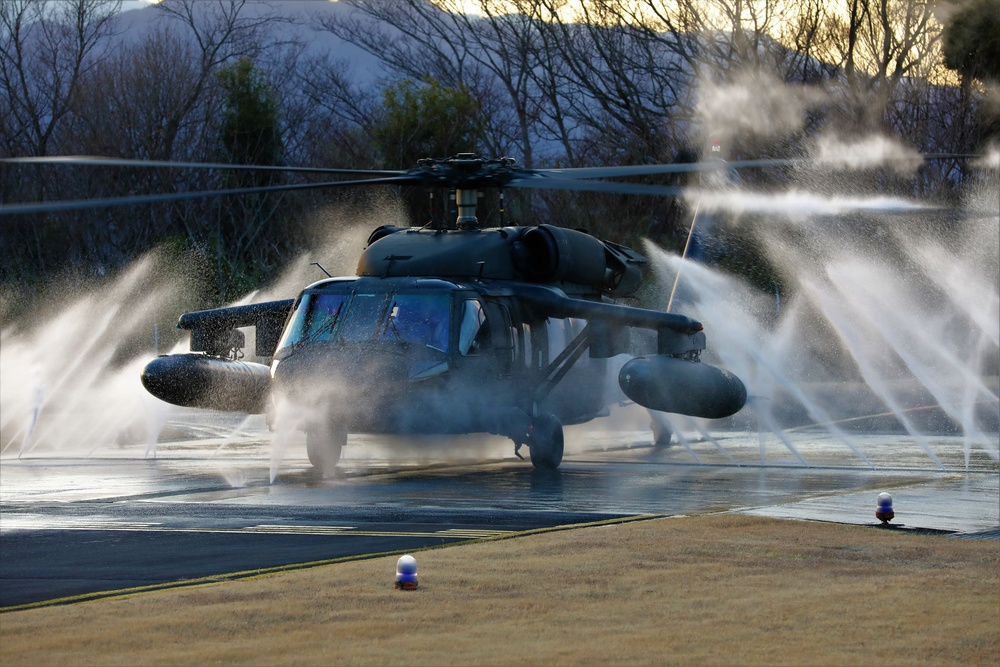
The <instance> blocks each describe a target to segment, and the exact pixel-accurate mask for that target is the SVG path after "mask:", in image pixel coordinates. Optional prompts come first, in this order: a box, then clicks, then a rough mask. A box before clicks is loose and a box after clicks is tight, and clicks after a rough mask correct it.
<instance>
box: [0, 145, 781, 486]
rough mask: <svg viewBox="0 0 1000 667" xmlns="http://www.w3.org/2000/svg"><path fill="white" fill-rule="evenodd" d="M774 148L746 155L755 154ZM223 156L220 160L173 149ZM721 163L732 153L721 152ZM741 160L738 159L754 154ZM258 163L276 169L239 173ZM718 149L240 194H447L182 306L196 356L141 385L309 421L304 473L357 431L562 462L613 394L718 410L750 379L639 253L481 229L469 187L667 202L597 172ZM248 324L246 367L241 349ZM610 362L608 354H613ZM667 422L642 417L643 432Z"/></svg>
mask: <svg viewBox="0 0 1000 667" xmlns="http://www.w3.org/2000/svg"><path fill="white" fill-rule="evenodd" d="M33 161H45V162H59V161H63V162H70V163H75V164H81V163H82V164H94V165H101V164H114V165H135V164H140V165H143V166H177V165H175V164H174V163H157V162H148V161H146V162H137V161H131V160H118V159H111V158H83V157H73V158H70V157H67V158H10V159H7V160H5V162H33ZM766 162H768V161H766V160H763V161H760V160H759V161H755V162H754V164H755V165H756V163H761V164H763V163H766ZM177 164H179V165H183V166H203V167H214V168H221V167H225V168H230V167H231V166H232V165H213V164H198V163H177ZM727 164H730V166H731V163H727ZM747 164H750V163H749V162H748V163H747ZM248 168H261V169H267V168H269V167H248ZM718 168H719V166H718V165H715V164H711V163H685V164H666V165H639V166H632V167H607V168H567V169H527V168H523V167H520V166H518V165H517V163H516V162H515V161H514V160H513V159H511V158H499V159H487V158H483V157H481V156H479V155H477V154H472V153H463V154H458V155H454V156H451V157H447V158H427V159H424V160H421V161H419V162H418V164H417V165H416V166H415V167H414V168H412V169H409V170H406V171H401V170H353V169H329V170H325V169H324V170H318V171H325V172H329V173H335V174H338V175H341V176H343V175H347V176H353V177H355V178H354V179H351V180H340V181H332V182H330V183H323V184H319V185H316V184H307V185H302V184H292V185H287V184H286V185H278V186H264V187H260V188H243V189H241V190H239V191H238V192H258V191H270V190H281V189H283V190H290V189H298V188H302V187H323V186H335V187H345V186H359V185H387V184H391V185H408V186H417V187H422V188H448V189H451V190H452V191H453V192H454V200H455V204H456V207H457V216H456V217H455V219H454V221H453V222H451V223H449V224H434V225H431V224H428V225H424V226H423V227H396V226H390V225H384V226H380V227H378V228H376V229H375V230H374V231H373V232H372V233H371V235H370V237H369V238H368V242H367V246H366V247H365V249H364V250H363V251H362V253H361V255H360V258H359V260H358V266H357V271H356V275H354V276H346V277H334V276H329V277H327V278H324V279H322V280H319V281H317V282H314V283H313V284H311V285H308V286H307V287H305V288H304V289H303V290H302V291H301V292H300V293H299V294H298V296H296V297H295V298H287V299H281V300H276V301H268V302H262V303H251V304H247V305H237V306H228V307H222V308H213V309H210V310H202V311H197V312H189V313H184V314H182V315H181V316H180V318H179V320H178V322H177V326H178V327H179V328H180V329H182V330H185V331H188V332H189V333H190V351H189V352H185V353H176V354H168V355H162V356H158V357H156V358H154V359H153V360H151V361H150V362H149V363H148V364H146V366H145V368H144V369H143V370H142V374H141V380H142V384H143V386H144V387H145V389H146V390H147V391H148V392H149V393H150V394H152V395H153V396H155V397H157V398H159V399H161V400H163V401H165V402H167V403H170V404H173V405H178V406H183V407H193V408H203V409H211V410H222V411H228V412H236V413H245V414H262V413H263V414H264V415H265V416H266V418H267V422H268V425H269V426H270V427H271V428H272V429H273V428H274V426H275V420H276V419H277V414H276V413H277V412H278V411H280V408H281V406H289V405H290V406H294V408H295V409H296V411H297V414H300V415H303V416H302V417H301V420H300V421H299V422H298V423H297V424H296V427H297V428H299V429H300V430H302V431H304V432H305V435H306V449H307V453H308V456H309V460H310V462H311V463H312V465H313V467H314V468H315V469H316V470H317V471H318V472H319V473H320V474H322V475H323V476H330V475H333V474H335V471H336V466H337V464H338V462H339V460H340V457H341V453H342V450H343V447H344V446H345V445H346V443H347V437H348V434H350V433H369V434H402V435H456V434H471V433H489V434H495V435H499V436H503V437H506V438H509V439H510V440H511V441H512V442H513V445H514V453H515V455H517V457H518V458H522V459H523V458H524V457H523V456H522V455H521V453H520V450H521V448H522V447H527V448H528V452H529V456H530V461H531V464H532V465H533V466H534V467H535V468H537V469H542V470H554V469H556V468H558V466H559V465H560V463H561V462H562V459H563V453H564V435H563V426H566V425H573V424H581V423H585V422H588V421H590V420H593V419H595V418H598V417H602V416H606V415H607V414H608V413H609V408H610V406H611V405H612V404H613V403H617V402H620V394H617V392H615V391H614V390H613V388H610V387H609V384H610V383H609V378H611V376H613V375H614V369H615V368H616V367H617V366H618V364H617V363H611V362H612V360H613V359H614V358H616V357H619V355H626V356H627V358H628V360H627V361H625V362H624V364H623V365H621V367H620V370H618V372H617V378H611V379H612V380H614V379H616V380H617V385H618V389H620V391H621V392H622V393H623V394H624V395H625V397H627V398H628V399H629V400H631V401H633V402H634V403H636V404H638V405H640V406H642V407H644V408H646V409H647V410H649V411H650V412H651V413H652V414H654V415H657V414H661V415H662V413H674V414H681V415H687V416H692V417H698V418H705V419H721V418H725V417H729V416H731V415H733V414H735V413H737V412H738V411H739V410H740V409H741V408H742V407H743V406H744V404H745V403H746V400H747V390H746V387H745V386H744V384H743V382H742V381H741V380H740V379H739V378H738V377H736V376H735V375H734V374H732V373H731V372H729V371H728V370H726V369H723V368H718V367H715V366H712V365H710V364H707V363H704V362H703V361H702V360H701V355H702V352H703V351H704V350H705V349H706V345H707V341H706V334H705V331H704V327H703V325H702V323H700V322H698V321H696V320H694V319H692V318H690V317H687V316H685V315H682V314H677V313H669V312H662V311H657V310H651V309H646V308H640V307H636V306H632V305H626V304H625V303H623V300H624V299H625V298H626V297H629V296H630V295H633V294H634V293H635V292H636V291H637V290H638V288H639V287H640V285H641V282H642V274H641V266H642V265H643V264H645V263H646V262H647V259H646V258H645V257H643V256H642V255H641V254H640V253H638V252H636V251H635V250H633V249H631V248H628V247H625V246H623V245H619V244H616V243H614V242H611V241H606V240H601V239H598V238H596V237H594V236H591V235H590V234H588V233H586V232H584V231H581V230H575V229H569V228H561V227H556V226H553V225H549V224H544V223H543V224H535V225H513V224H510V225H502V226H498V227H492V228H487V227H484V226H483V225H481V224H480V222H479V220H478V219H477V217H476V206H477V203H478V200H479V196H480V194H481V192H482V191H484V190H489V189H499V190H501V192H502V189H503V188H506V187H515V188H518V187H520V188H550V189H563V190H577V191H583V190H586V191H602V192H617V193H629V194H649V195H656V196H676V195H677V194H679V193H680V188H677V187H673V186H662V185H650V184H639V183H631V182H623V181H607V180H593V179H601V178H607V177H616V176H637V175H649V174H658V173H678V172H689V171H699V170H710V169H718ZM233 192H237V191H235V190H226V191H215V192H203V193H195V194H194V195H192V193H167V194H161V195H143V196H136V197H124V198H115V199H107V200H101V199H91V200H83V201H59V202H42V203H33V204H7V205H5V206H3V207H0V213H23V212H38V211H48V210H67V209H76V208H89V207H98V206H111V205H118V204H128V203H136V202H152V201H171V200H175V199H183V198H190V197H192V196H207V195H209V196H210V195H213V194H231V193H233ZM246 328H253V329H254V345H255V353H256V356H257V357H258V358H260V359H261V361H262V362H265V363H261V362H258V361H246V360H244V358H243V357H244V355H243V347H244V346H245V340H246V339H245V336H244V334H243V332H242V331H241V329H246ZM619 361H620V360H619ZM667 424H668V423H667V422H666V421H665V420H664V419H662V417H661V418H659V419H657V418H656V417H655V416H654V421H653V426H654V434H655V432H656V430H657V425H659V430H660V435H661V437H662V436H663V431H664V430H665V431H666V434H665V439H666V441H669V438H670V433H669V426H668V425H667Z"/></svg>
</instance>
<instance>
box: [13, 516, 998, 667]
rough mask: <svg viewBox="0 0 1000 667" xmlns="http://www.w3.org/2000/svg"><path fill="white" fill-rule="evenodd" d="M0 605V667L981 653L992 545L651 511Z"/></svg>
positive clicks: (939, 657)
mask: <svg viewBox="0 0 1000 667" xmlns="http://www.w3.org/2000/svg"><path fill="white" fill-rule="evenodd" d="M414 555H415V556H416V558H417V562H418V564H419V573H420V588H419V590H417V591H413V592H401V591H396V590H394V589H393V585H392V582H393V574H394V566H395V560H396V558H395V556H391V557H383V558H377V559H373V560H367V561H355V562H349V563H339V564H334V565H326V566H322V567H317V568H314V569H309V570H301V571H295V572H286V573H280V574H273V575H269V576H266V577H261V578H257V579H247V580H241V581H236V582H229V583H225V584H216V585H209V586H203V587H198V588H183V589H177V590H171V591H160V592H156V593H149V594H142V595H136V596H132V597H128V598H125V599H112V600H101V601H95V602H87V603H81V604H76V605H68V606H62V607H50V608H44V609H32V610H26V611H20V612H11V613H7V614H3V615H0V664H2V665H4V667H8V666H10V667H13V666H14V665H58V664H77V665H88V664H99V665H154V664H169V665H181V664H191V665H205V664H248V665H251V664H268V665H278V664H304V665H318V664H345V665H368V664H374V665H386V664H406V665H423V664H427V665H432V664H433V665H471V664H477V665H507V664H519V665H520V664H546V665H548V664H651V663H657V664H699V665H712V664H717V665H731V664H747V665H753V664H766V665H780V664H788V665H806V664H819V665H853V664H857V665H861V664H866V665H867V664H874V663H882V664H889V665H897V664H906V665H922V664H933V665H938V664H962V665H977V664H985V665H995V664H997V663H996V660H997V656H998V655H1000V542H997V541H991V540H956V539H949V538H945V537H932V536H926V535H912V534H903V533H899V532H890V531H880V530H874V529H871V528H865V527H860V526H845V525H838V524H828V523H813V522H798V521H782V520H776V519H770V518H763V517H752V516H744V515H727V514H724V515H711V516H697V517H686V518H677V519H655V520H649V521H640V522H635V523H627V524H616V525H607V526H597V527H590V528H582V529H579V530H571V531H561V532H552V533H543V534H538V535H530V536H526V537H522V538H517V539H513V540H500V541H492V542H478V543H474V544H466V545H462V546H455V547H448V548H443V549H435V550H433V551H426V552H414Z"/></svg>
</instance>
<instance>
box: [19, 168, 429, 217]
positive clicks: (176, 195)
mask: <svg viewBox="0 0 1000 667" xmlns="http://www.w3.org/2000/svg"><path fill="white" fill-rule="evenodd" d="M419 182H420V180H419V179H418V178H415V177H413V176H392V177H388V178H369V179H363V180H360V181H329V182H325V183H297V184H294V185H268V186H261V187H257V188H233V189H229V190H204V191H200V192H170V193H163V194H157V195H136V196H132V197H107V198H103V199H74V200H64V201H51V202H28V203H22V204H5V205H3V206H0V216H2V215H19V214H26V213H52V212H55V211H76V210H84V209H90V208H106V207H112V206H133V205H136V204H157V203H162V202H170V201H182V200H185V199H202V198H205V197H223V196H227V195H248V194H258V193H264V192H288V191H292V190H311V189H315V188H336V187H348V186H352V185H371V184H385V185H389V184H393V183H396V184H399V185H412V184H415V183H419Z"/></svg>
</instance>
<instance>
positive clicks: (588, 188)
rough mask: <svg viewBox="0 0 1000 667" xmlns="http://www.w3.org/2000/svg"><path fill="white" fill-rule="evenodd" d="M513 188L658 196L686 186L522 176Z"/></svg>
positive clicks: (676, 193)
mask: <svg viewBox="0 0 1000 667" xmlns="http://www.w3.org/2000/svg"><path fill="white" fill-rule="evenodd" d="M507 186H508V187H512V188H533V189H538V190H576V191H582V192H612V193H617V194H623V195H653V196H656V197H677V196H679V195H681V194H683V193H684V188H680V187H674V186H668V185H644V184H642V183H621V182H616V181H585V180H574V179H561V178H546V177H544V176H539V177H537V178H530V177H529V178H521V179H515V180H512V181H510V182H509V183H508V184H507Z"/></svg>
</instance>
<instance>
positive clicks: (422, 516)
mask: <svg viewBox="0 0 1000 667" xmlns="http://www.w3.org/2000/svg"><path fill="white" fill-rule="evenodd" d="M185 429H187V431H186V432H182V431H184V430H185ZM174 431H175V434H174V437H177V438H178V439H176V440H173V441H171V442H168V443H161V444H159V445H157V446H156V447H155V450H154V449H152V448H149V447H147V446H146V445H141V444H134V445H124V446H116V445H111V446H106V447H102V448H98V449H96V450H94V451H82V452H80V453H75V452H45V451H31V452H28V453H27V455H25V456H22V457H21V458H17V457H16V455H14V454H11V453H5V454H4V455H3V457H2V459H0V607H2V608H6V609H11V608H21V606H22V605H30V604H38V603H47V602H49V601H53V600H62V601H66V600H67V599H88V598H90V597H94V596H103V595H106V594H108V592H109V591H119V590H121V589H137V590H153V589H156V588H158V587H165V586H175V585H179V584H182V583H185V582H186V583H191V582H199V581H204V580H206V578H208V580H218V579H225V578H233V577H237V576H245V575H246V574H247V573H258V572H262V571H273V570H275V569H282V568H287V567H296V566H299V565H300V564H304V563H314V562H332V561H336V560H338V559H351V558H358V557H365V556H366V555H368V554H373V553H398V552H404V551H407V550H415V549H420V548H424V547H428V546H433V545H442V544H452V543H457V542H460V541H465V540H476V539H488V538H495V537H502V536H509V535H516V534H517V533H519V532H522V531H527V530H534V529H540V528H551V527H559V526H567V525H574V524H580V523H589V522H599V521H609V520H622V519H625V518H628V517H638V516H648V515H657V516H676V515H691V514H700V513H706V512H720V511H736V512H747V513H753V514H762V515H767V516H775V517H783V518H793V519H807V520H816V521H833V522H843V523H855V524H874V523H877V522H876V521H875V517H874V511H875V499H876V497H877V495H878V493H879V492H880V491H889V492H890V493H892V495H893V498H894V504H895V512H896V518H895V519H894V521H893V524H895V525H903V526H905V527H906V528H918V529H923V530H928V531H936V532H948V533H955V534H965V535H975V534H981V533H984V531H990V530H996V529H997V528H998V527H1000V468H998V465H997V461H996V460H995V458H994V455H992V454H989V453H988V452H987V450H985V449H982V448H977V447H971V446H969V445H968V443H967V442H965V441H964V440H963V439H962V438H960V437H950V436H935V437H928V438H926V439H922V440H921V441H919V442H916V441H911V440H910V439H909V438H908V437H907V436H894V435H884V434H881V435H857V434H854V435H852V436H851V441H850V442H844V441H842V440H838V439H837V438H832V437H831V436H830V435H829V434H827V433H825V432H816V433H810V432H807V431H806V432H795V433H793V434H789V435H786V436H785V437H786V438H787V439H786V440H779V439H777V438H775V437H774V436H761V435H759V434H754V433H743V432H736V433H725V434H719V435H717V436H715V437H714V438H707V437H704V436H703V435H685V437H684V438H683V441H682V443H680V444H676V445H674V446H672V447H670V448H666V449H664V448H654V447H652V446H650V445H649V441H650V436H649V432H648V431H634V430H627V429H618V430H615V429H611V430H588V429H568V430H567V443H568V445H567V446H568V450H567V455H566V458H565V460H564V463H563V465H562V467H561V468H560V469H559V470H558V471H556V472H554V473H549V474H541V473H538V472H536V471H534V470H532V468H531V466H530V464H529V463H527V462H523V461H519V460H517V459H516V458H514V457H513V451H512V448H511V447H510V444H509V441H503V440H499V439H497V440H492V441H485V442H484V441H476V442H472V441H469V440H459V441H447V442H445V441H441V440H433V441H430V440H423V441H416V442H408V443H403V444H401V443H399V442H396V441H390V440H387V439H384V438H376V437H373V436H361V437H352V438H351V440H350V441H349V444H348V447H347V448H346V449H345V456H344V460H343V461H342V463H341V468H342V470H341V472H340V474H338V475H337V476H336V477H335V478H333V479H319V478H317V477H316V476H315V475H314V474H313V473H312V471H311V469H310V467H309V464H308V462H307V460H306V457H305V448H304V444H303V442H302V441H301V439H296V438H294V437H292V438H289V439H287V440H286V441H284V442H282V443H279V444H278V445H274V444H272V442H271V439H270V438H269V437H268V436H267V434H266V433H265V432H264V431H263V428H262V426H261V425H259V424H256V425H255V424H250V425H247V424H241V425H240V428H239V429H238V431H234V425H232V424H227V423H224V422H220V423H217V424H212V423H202V424H198V425H191V424H177V425H174ZM154 455H155V457H154ZM272 478H273V479H272Z"/></svg>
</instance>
